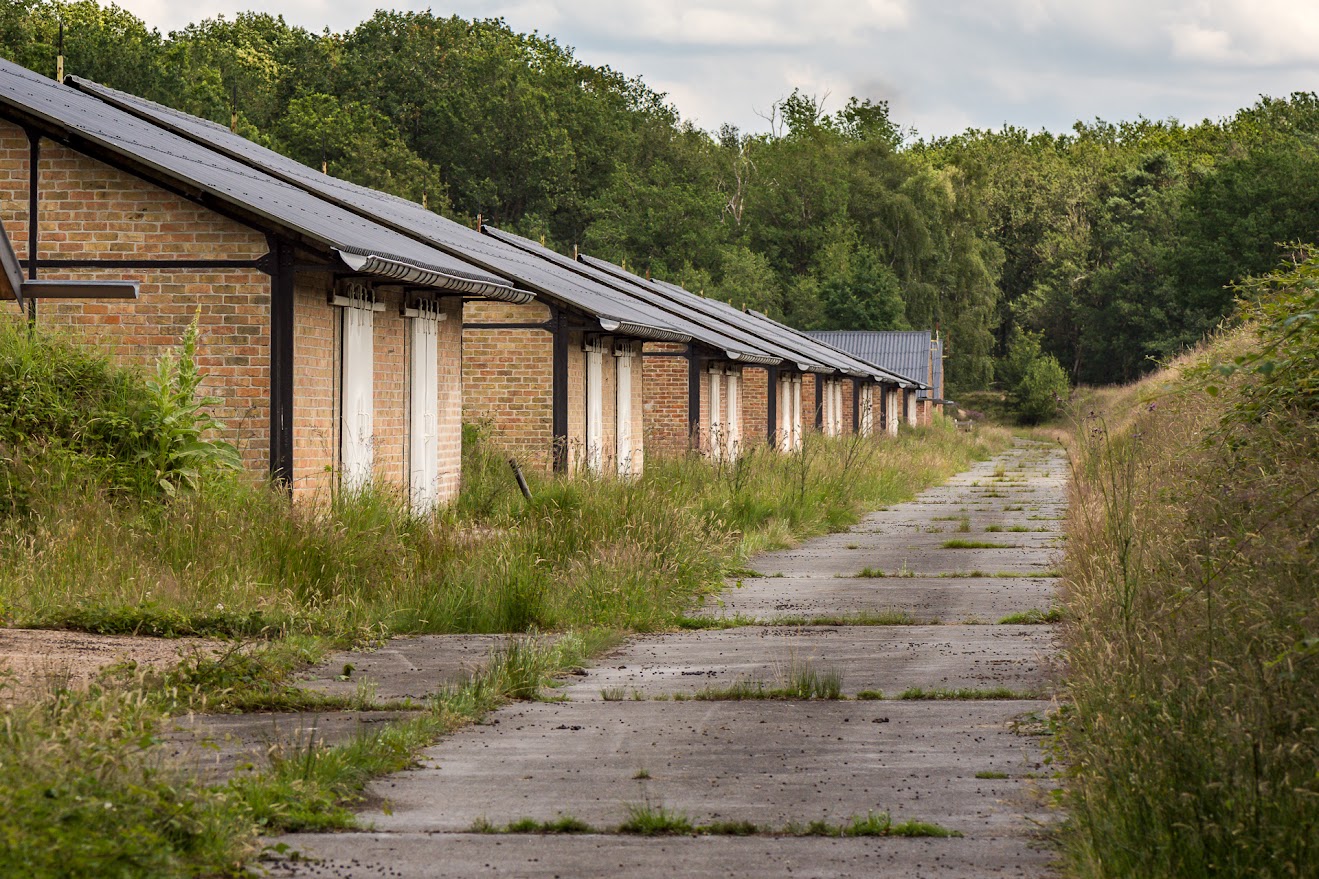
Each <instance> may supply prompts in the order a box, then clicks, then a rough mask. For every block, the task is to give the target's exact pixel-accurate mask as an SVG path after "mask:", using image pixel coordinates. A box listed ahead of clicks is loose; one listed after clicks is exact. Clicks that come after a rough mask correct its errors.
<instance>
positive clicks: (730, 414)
mask: <svg viewBox="0 0 1319 879" xmlns="http://www.w3.org/2000/svg"><path fill="white" fill-rule="evenodd" d="M725 378H726V379H727V381H726V383H725V387H724V392H725V395H726V396H727V397H728V405H727V407H726V411H727V418H726V420H725V426H724V436H725V440H726V441H725V444H724V451H725V454H727V455H728V460H730V461H736V460H737V451H738V447H739V446H741V444H742V411H741V400H740V398H739V396H738V393H737V390H738V387H739V386H740V385H741V383H742V377H741V376H740V375H738V374H737V373H736V372H730V373H728V375H727V376H726V377H725Z"/></svg>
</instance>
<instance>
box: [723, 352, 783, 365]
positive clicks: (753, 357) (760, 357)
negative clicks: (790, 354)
mask: <svg viewBox="0 0 1319 879" xmlns="http://www.w3.org/2000/svg"><path fill="white" fill-rule="evenodd" d="M724 354H725V355H727V357H728V359H729V360H731V361H733V362H734V363H746V364H750V365H752V366H777V365H779V364H780V363H782V362H783V358H782V357H771V356H770V355H768V354H748V353H747V352H746V351H729V350H725V351H724Z"/></svg>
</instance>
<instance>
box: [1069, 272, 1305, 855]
mask: <svg viewBox="0 0 1319 879" xmlns="http://www.w3.org/2000/svg"><path fill="white" fill-rule="evenodd" d="M1304 256H1305V259H1303V260H1301V261H1300V263H1299V264H1298V265H1297V266H1294V267H1292V268H1291V269H1289V270H1286V271H1281V272H1279V273H1278V274H1277V275H1275V276H1272V277H1270V278H1269V279H1265V280H1261V281H1258V282H1254V283H1251V284H1248V285H1246V286H1245V287H1244V288H1243V291H1242V293H1243V305H1242V310H1243V317H1244V320H1245V324H1244V326H1242V327H1240V328H1239V329H1237V330H1236V331H1234V332H1230V333H1226V334H1224V335H1223V336H1221V337H1220V338H1218V339H1216V340H1215V341H1213V342H1212V343H1211V344H1210V345H1208V346H1207V348H1206V349H1205V350H1203V351H1201V352H1198V353H1196V354H1194V355H1190V356H1187V357H1185V358H1183V359H1182V360H1181V361H1179V362H1178V363H1176V364H1174V365H1172V367H1171V368H1169V369H1167V370H1164V371H1163V372H1161V373H1159V374H1158V375H1156V376H1154V377H1152V378H1150V379H1148V380H1146V381H1144V382H1142V383H1140V384H1139V385H1136V386H1133V387H1128V388H1122V389H1109V390H1104V391H1100V392H1095V393H1093V394H1092V395H1091V396H1090V397H1089V398H1088V399H1086V400H1084V401H1083V405H1082V406H1081V407H1080V410H1079V412H1080V414H1081V415H1082V416H1083V421H1082V423H1081V424H1080V428H1079V430H1078V433H1079V434H1080V442H1079V444H1078V450H1077V453H1076V462H1075V465H1076V475H1077V479H1076V481H1075V484H1074V486H1073V497H1072V513H1071V519H1070V522H1069V527H1068V536H1069V540H1068V543H1067V549H1068V553H1067V561H1066V564H1065V570H1064V575H1065V578H1066V580H1065V582H1066V593H1067V594H1066V616H1067V618H1068V619H1069V620H1070V621H1071V625H1070V626H1069V627H1068V631H1069V644H1068V659H1069V682H1068V685H1067V697H1068V701H1069V702H1070V704H1069V706H1068V707H1067V709H1066V710H1065V714H1064V718H1063V722H1062V724H1061V735H1060V746H1061V751H1062V757H1063V759H1064V760H1065V761H1066V763H1068V764H1069V766H1070V769H1069V773H1070V774H1069V777H1068V780H1067V792H1066V802H1067V805H1068V807H1069V811H1070V819H1069V826H1068V828H1067V832H1066V835H1065V843H1066V855H1067V859H1068V862H1069V867H1070V871H1071V872H1072V873H1073V874H1074V875H1077V876H1081V877H1087V879H1089V877H1167V876H1178V877H1197V876H1223V877H1228V876H1231V877H1243V876H1258V877H1264V876H1268V877H1275V876H1276V877H1299V876H1306V875H1308V876H1314V875H1315V871H1316V865H1317V864H1319V586H1317V579H1316V570H1319V559H1316V546H1315V542H1316V538H1319V466H1317V463H1319V326H1316V324H1317V323H1319V311H1317V308H1316V306H1317V305H1319V298H1317V297H1316V289H1317V288H1319V261H1317V260H1316V258H1315V254H1314V252H1312V251H1311V252H1307V253H1305V254H1304Z"/></svg>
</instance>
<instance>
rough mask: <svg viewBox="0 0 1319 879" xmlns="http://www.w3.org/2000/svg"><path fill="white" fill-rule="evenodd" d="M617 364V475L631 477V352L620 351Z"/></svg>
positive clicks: (632, 471)
mask: <svg viewBox="0 0 1319 879" xmlns="http://www.w3.org/2000/svg"><path fill="white" fill-rule="evenodd" d="M616 362H617V364H618V403H617V404H616V405H615V407H614V411H615V412H616V413H617V415H618V427H617V428H616V430H615V436H616V437H617V439H618V443H617V446H618V475H619V476H631V475H632V474H633V473H634V472H636V471H635V470H634V469H633V463H634V462H633V460H632V454H633V453H632V352H631V350H629V349H628V348H626V347H624V348H622V349H621V351H620V353H619V354H618V357H617V358H616Z"/></svg>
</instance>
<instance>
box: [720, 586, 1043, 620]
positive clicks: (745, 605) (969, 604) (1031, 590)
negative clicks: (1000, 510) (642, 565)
mask: <svg viewBox="0 0 1319 879" xmlns="http://www.w3.org/2000/svg"><path fill="white" fill-rule="evenodd" d="M1053 602H1054V585H1053V580H1052V579H1049V578H1045V577H1037V578H1034V579H1028V578H1020V577H1014V578H1006V577H975V578H967V577H946V578H940V577H928V578H915V577H901V578H899V577H885V578H882V579H881V578H861V579H858V578H844V577H747V578H744V579H742V580H740V581H738V585H736V586H732V587H730V588H727V589H725V590H723V591H722V592H720V593H719V594H718V595H715V596H711V597H710V599H709V600H708V601H707V602H706V604H705V606H704V607H702V608H701V609H700V611H699V612H697V614H696V616H700V617H709V618H715V619H718V618H721V617H747V618H751V619H759V620H767V621H768V620H776V619H785V618H793V617H795V618H799V619H806V620H809V619H810V618H812V617H821V616H839V617H842V616H849V615H855V614H862V613H883V612H886V611H902V612H905V613H908V614H910V615H911V616H912V617H913V618H914V619H915V620H917V621H925V622H944V623H961V622H967V621H975V622H985V623H994V622H998V621H999V620H1000V619H1002V618H1003V617H1005V616H1007V615H1008V614H1013V613H1024V612H1025V611H1028V610H1032V609H1038V610H1048V609H1049V607H1050V606H1051V605H1052V604H1053Z"/></svg>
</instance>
